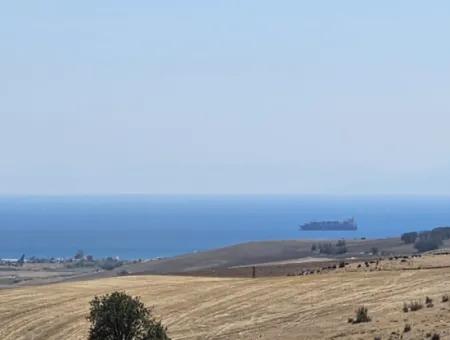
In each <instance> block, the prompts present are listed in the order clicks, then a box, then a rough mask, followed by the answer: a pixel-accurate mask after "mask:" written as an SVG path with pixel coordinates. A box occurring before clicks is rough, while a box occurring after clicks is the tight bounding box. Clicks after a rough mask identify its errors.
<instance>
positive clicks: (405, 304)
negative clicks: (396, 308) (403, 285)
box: [403, 302, 409, 313]
mask: <svg viewBox="0 0 450 340" xmlns="http://www.w3.org/2000/svg"><path fill="white" fill-rule="evenodd" d="M403 311H404V312H405V313H408V311H409V307H408V304H407V303H406V302H405V303H403Z"/></svg>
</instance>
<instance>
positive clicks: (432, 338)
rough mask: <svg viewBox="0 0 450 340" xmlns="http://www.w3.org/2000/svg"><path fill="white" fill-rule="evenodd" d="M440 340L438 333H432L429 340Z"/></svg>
mask: <svg viewBox="0 0 450 340" xmlns="http://www.w3.org/2000/svg"><path fill="white" fill-rule="evenodd" d="M440 339H441V336H440V335H439V334H438V333H434V334H433V335H432V336H431V340H440Z"/></svg>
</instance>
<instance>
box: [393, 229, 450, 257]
mask: <svg viewBox="0 0 450 340" xmlns="http://www.w3.org/2000/svg"><path fill="white" fill-rule="evenodd" d="M400 238H401V240H402V241H403V242H404V243H406V244H413V243H414V247H415V248H416V249H417V250H418V251H420V252H424V251H429V250H434V249H438V248H439V247H440V246H441V245H442V242H443V241H444V240H448V239H450V227H438V228H434V229H432V230H428V231H422V232H420V233H417V232H415V231H414V232H409V233H404V234H402V235H401V237H400Z"/></svg>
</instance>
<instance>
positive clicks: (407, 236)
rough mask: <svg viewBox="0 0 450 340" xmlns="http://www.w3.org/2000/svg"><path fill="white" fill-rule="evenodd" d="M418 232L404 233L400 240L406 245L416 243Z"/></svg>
mask: <svg viewBox="0 0 450 340" xmlns="http://www.w3.org/2000/svg"><path fill="white" fill-rule="evenodd" d="M417 235H418V234H417V232H415V231H413V232H410V233H404V234H402V236H401V237H400V239H401V240H402V241H403V242H405V243H406V244H410V243H414V242H416V239H417Z"/></svg>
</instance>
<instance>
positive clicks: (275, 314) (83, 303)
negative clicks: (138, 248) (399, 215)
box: [0, 256, 450, 340]
mask: <svg viewBox="0 0 450 340" xmlns="http://www.w3.org/2000/svg"><path fill="white" fill-rule="evenodd" d="M427 261H430V260H429V259H428V260H427ZM437 261H440V263H439V264H440V265H441V264H450V256H449V257H439V258H438V259H437ZM448 282H450V271H449V270H448V269H429V270H408V271H373V272H342V273H333V274H318V275H311V276H305V277H283V278H261V279H254V280H252V279H222V278H220V279H219V278H189V277H171V276H137V277H120V278H108V279H102V280H96V281H84V282H72V283H60V284H54V285H48V286H40V287H26V288H25V287H24V288H16V289H8V290H2V291H0V302H1V303H0V338H1V339H4V340H13V339H14V340H17V339H35V340H38V339H49V340H51V339H54V340H56V339H58V340H59V339H84V338H85V336H86V333H87V327H88V324H87V322H86V320H85V316H86V314H87V311H88V301H89V300H90V299H91V298H92V297H93V296H94V295H95V294H103V293H105V292H108V291H112V290H116V289H118V290H125V291H127V292H129V293H131V294H133V295H140V296H142V298H143V300H144V301H145V302H146V303H147V304H150V305H156V306H157V307H156V309H155V311H156V313H157V314H158V315H160V316H161V317H162V318H163V320H164V322H165V323H166V324H167V325H168V326H169V330H170V334H171V335H172V336H173V338H174V339H276V338H282V339H327V338H329V339H331V338H333V339H339V338H340V339H373V338H374V336H375V335H381V336H382V338H383V339H388V338H389V336H391V333H392V332H399V333H401V331H402V330H403V327H404V324H405V323H406V322H408V323H410V324H411V325H412V331H411V332H410V333H408V334H407V336H405V337H404V338H405V339H408V338H410V339H417V338H424V337H425V333H427V332H432V331H433V332H434V331H438V332H440V333H441V335H444V337H441V339H442V338H444V339H446V338H447V337H448V334H449V331H448V324H449V323H450V303H441V302H440V297H441V295H442V294H443V293H450V285H449V283H448ZM426 295H429V296H431V297H432V298H434V300H435V306H434V307H433V308H425V309H423V310H420V311H417V312H410V313H403V312H402V304H403V302H405V301H410V300H413V299H418V298H422V299H423V298H424V297H425V296H426ZM363 304H364V305H366V306H367V307H368V309H369V313H370V316H371V317H372V322H370V323H367V324H358V325H352V324H348V323H347V318H348V317H351V316H353V314H354V310H355V308H356V307H357V306H359V305H363ZM445 332H446V333H445ZM393 338H394V339H395V337H393Z"/></svg>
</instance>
